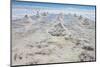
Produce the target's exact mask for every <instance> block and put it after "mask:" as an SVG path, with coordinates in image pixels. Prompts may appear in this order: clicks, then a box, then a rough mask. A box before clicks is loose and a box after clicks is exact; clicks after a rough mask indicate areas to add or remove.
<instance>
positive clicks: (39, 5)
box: [12, 0, 95, 10]
mask: <svg viewBox="0 0 100 67" xmlns="http://www.w3.org/2000/svg"><path fill="white" fill-rule="evenodd" d="M12 3H13V5H14V6H20V7H34V8H48V9H67V8H74V9H80V10H95V6H86V5H85V6H83V5H72V4H53V3H39V2H19V1H15V0H12Z"/></svg>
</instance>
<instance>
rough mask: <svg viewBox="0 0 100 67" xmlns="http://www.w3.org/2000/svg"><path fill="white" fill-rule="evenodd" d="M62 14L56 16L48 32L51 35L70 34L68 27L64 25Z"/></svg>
mask: <svg viewBox="0 0 100 67" xmlns="http://www.w3.org/2000/svg"><path fill="white" fill-rule="evenodd" d="M63 18H64V16H63V15H62V14H59V15H58V16H57V19H56V21H55V22H54V24H53V27H52V28H51V30H50V31H49V33H50V34H51V35H52V36H65V35H70V32H69V31H68V29H67V28H66V27H65V26H64V24H63V23H64V19H63Z"/></svg>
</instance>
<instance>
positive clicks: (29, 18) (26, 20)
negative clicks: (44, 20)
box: [22, 15, 33, 23]
mask: <svg viewBox="0 0 100 67" xmlns="http://www.w3.org/2000/svg"><path fill="white" fill-rule="evenodd" d="M22 22H23V23H32V22H33V20H32V18H31V17H30V16H28V15H25V16H24V17H23V18H22Z"/></svg>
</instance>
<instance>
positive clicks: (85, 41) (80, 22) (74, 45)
mask: <svg viewBox="0 0 100 67" xmlns="http://www.w3.org/2000/svg"><path fill="white" fill-rule="evenodd" d="M34 18H35V19H34ZM69 18H70V19H69ZM23 19H24V20H23ZM85 19H86V20H85ZM12 23H13V25H12V64H13V65H31V64H45V63H60V62H77V61H94V60H95V22H94V21H92V20H90V19H88V18H85V17H80V16H75V15H73V14H70V15H69V14H68V15H64V14H63V13H60V14H53V15H52V14H45V15H41V14H40V15H39V16H36V15H34V16H28V15H25V16H24V17H23V18H20V20H17V19H16V20H13V22H12ZM87 23H88V24H87Z"/></svg>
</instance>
